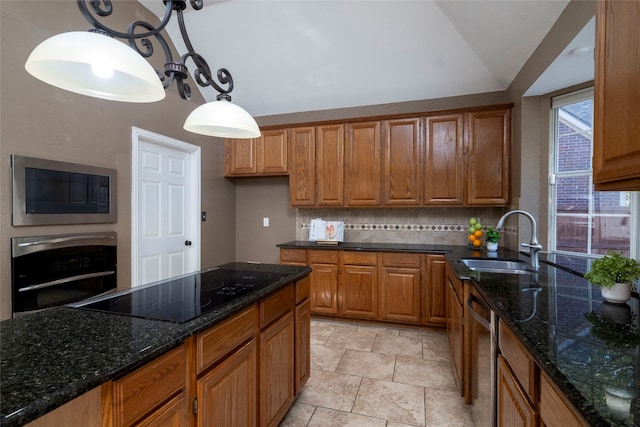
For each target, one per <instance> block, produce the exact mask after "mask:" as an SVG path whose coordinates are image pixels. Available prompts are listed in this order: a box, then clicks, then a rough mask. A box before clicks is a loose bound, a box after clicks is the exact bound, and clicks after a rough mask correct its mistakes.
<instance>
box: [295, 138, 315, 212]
mask: <svg viewBox="0 0 640 427" xmlns="http://www.w3.org/2000/svg"><path fill="white" fill-rule="evenodd" d="M290 132H291V133H290V136H289V156H290V159H291V161H290V162H289V203H290V204H291V206H313V205H315V203H316V196H315V194H316V190H315V179H316V151H315V139H316V137H315V129H314V128H313V127H306V128H294V129H291V130H290Z"/></svg>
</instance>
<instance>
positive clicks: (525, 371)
mask: <svg viewBox="0 0 640 427" xmlns="http://www.w3.org/2000/svg"><path fill="white" fill-rule="evenodd" d="M498 342H499V343H500V351H501V352H502V355H503V357H504V358H505V359H506V360H507V362H508V363H509V366H510V367H511V370H512V371H513V373H514V374H515V376H516V378H517V379H518V381H519V382H520V384H521V385H522V388H523V389H524V391H525V392H526V393H527V394H528V395H529V398H530V399H533V398H534V392H535V390H534V386H533V385H534V384H535V364H534V362H533V360H532V359H531V358H530V357H529V353H528V352H527V350H525V348H524V347H523V346H522V344H520V342H519V341H518V339H517V338H516V336H515V335H514V334H513V332H511V331H510V330H509V328H508V327H507V326H506V325H505V324H504V323H502V322H500V327H499V329H498Z"/></svg>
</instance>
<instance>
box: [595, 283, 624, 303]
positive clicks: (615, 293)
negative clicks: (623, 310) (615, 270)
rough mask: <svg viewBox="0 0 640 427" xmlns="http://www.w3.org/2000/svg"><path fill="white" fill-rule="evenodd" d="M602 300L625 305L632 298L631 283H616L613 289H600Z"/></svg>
mask: <svg viewBox="0 0 640 427" xmlns="http://www.w3.org/2000/svg"><path fill="white" fill-rule="evenodd" d="M600 291H601V293H602V298H604V299H606V300H607V301H609V302H615V303H618V304H624V303H625V302H627V301H629V299H630V298H631V283H616V284H615V285H613V286H612V287H611V288H604V287H600Z"/></svg>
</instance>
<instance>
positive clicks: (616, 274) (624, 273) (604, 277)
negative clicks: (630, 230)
mask: <svg viewBox="0 0 640 427" xmlns="http://www.w3.org/2000/svg"><path fill="white" fill-rule="evenodd" d="M584 277H585V279H587V280H589V281H590V282H591V283H593V284H595V285H599V286H600V289H601V291H602V296H603V297H604V298H605V299H606V300H607V301H610V302H617V303H625V302H627V301H628V300H629V298H631V284H632V282H635V281H637V280H638V278H639V277H640V262H638V261H636V260H634V259H631V258H627V257H625V256H623V255H622V253H618V252H615V251H612V250H609V251H607V255H605V256H604V257H603V258H599V259H597V260H595V261H593V262H592V263H591V270H589V271H588V272H587V273H586V274H585V275H584Z"/></svg>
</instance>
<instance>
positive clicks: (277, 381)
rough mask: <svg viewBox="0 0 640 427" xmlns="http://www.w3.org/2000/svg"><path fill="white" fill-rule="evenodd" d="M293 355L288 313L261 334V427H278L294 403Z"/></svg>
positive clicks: (292, 325)
mask: <svg viewBox="0 0 640 427" xmlns="http://www.w3.org/2000/svg"><path fill="white" fill-rule="evenodd" d="M293 351H294V321H293V313H292V312H291V311H289V312H288V313H287V314H285V315H284V316H283V317H281V318H280V320H278V321H276V322H275V323H274V324H273V325H271V326H269V327H268V328H267V329H265V330H264V331H263V332H262V333H261V334H260V426H263V427H264V426H277V425H278V423H279V422H280V421H281V420H282V418H283V417H284V416H285V414H286V413H287V410H288V409H289V407H290V406H291V404H292V403H293V399H294V375H295V374H294V369H295V368H294V356H293ZM244 425H251V424H244Z"/></svg>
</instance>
